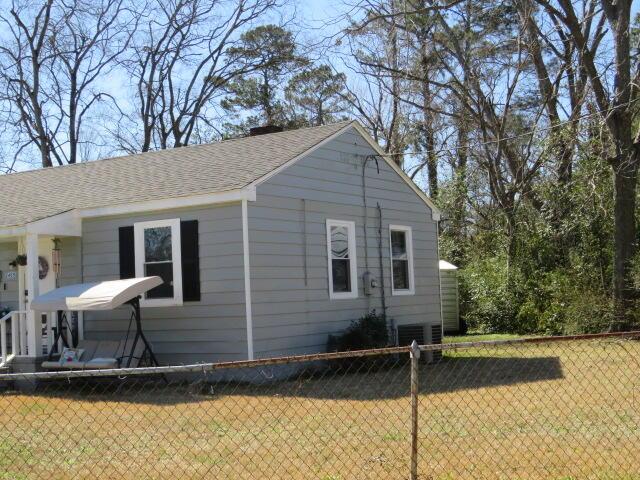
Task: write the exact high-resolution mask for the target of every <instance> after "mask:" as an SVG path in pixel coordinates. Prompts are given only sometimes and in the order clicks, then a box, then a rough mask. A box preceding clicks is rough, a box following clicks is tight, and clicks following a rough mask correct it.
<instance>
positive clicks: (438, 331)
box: [431, 325, 442, 362]
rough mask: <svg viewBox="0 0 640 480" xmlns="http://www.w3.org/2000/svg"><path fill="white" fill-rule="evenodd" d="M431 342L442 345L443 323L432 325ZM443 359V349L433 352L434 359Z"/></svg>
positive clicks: (435, 360) (437, 360)
mask: <svg viewBox="0 0 640 480" xmlns="http://www.w3.org/2000/svg"><path fill="white" fill-rule="evenodd" d="M431 343H432V344H437V345H440V344H441V343H442V325H431ZM440 360H442V350H437V351H434V352H433V361H434V362H439V361H440Z"/></svg>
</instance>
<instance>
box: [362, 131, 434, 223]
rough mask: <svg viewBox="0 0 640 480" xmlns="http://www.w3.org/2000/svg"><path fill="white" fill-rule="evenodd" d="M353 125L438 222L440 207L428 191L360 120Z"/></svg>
mask: <svg viewBox="0 0 640 480" xmlns="http://www.w3.org/2000/svg"><path fill="white" fill-rule="evenodd" d="M351 125H352V126H353V127H354V128H355V129H356V130H357V131H358V133H359V134H360V135H361V136H362V137H363V138H364V139H365V140H366V141H367V142H368V143H369V145H370V146H371V148H373V149H374V150H375V151H376V153H377V154H378V155H379V156H380V157H382V158H383V159H384V161H385V162H386V163H387V165H389V167H391V169H392V170H393V171H395V172H396V173H397V174H398V175H400V178H402V180H404V182H405V183H406V184H407V185H409V186H410V187H411V189H412V190H413V191H414V192H415V193H416V194H417V195H418V196H419V197H420V199H421V200H422V201H423V202H424V203H426V204H427V206H428V207H429V209H430V210H431V218H432V219H433V220H434V221H436V222H437V221H438V220H440V210H439V209H438V207H436V205H435V203H433V200H431V199H430V198H429V196H428V195H427V194H426V193H424V192H423V191H422V190H420V187H418V186H417V185H416V184H415V182H414V181H413V180H411V178H409V176H408V175H407V174H406V173H404V171H403V170H402V169H401V168H400V167H399V166H398V165H397V164H396V162H394V161H393V160H392V159H390V158H389V155H388V154H387V153H385V151H384V150H382V148H380V145H378V142H376V141H375V140H374V139H373V138H371V135H369V133H368V132H367V131H366V130H365V129H364V127H363V126H362V125H360V123H359V122H357V121H354V122H353V123H352V124H351Z"/></svg>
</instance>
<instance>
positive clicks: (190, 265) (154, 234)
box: [119, 219, 200, 306]
mask: <svg viewBox="0 0 640 480" xmlns="http://www.w3.org/2000/svg"><path fill="white" fill-rule="evenodd" d="M119 240H120V278H131V277H145V276H159V277H161V278H162V279H163V280H164V283H163V284H162V285H160V286H158V287H156V288H154V289H152V290H150V291H149V292H147V293H146V294H145V295H144V297H143V298H142V301H141V305H142V306H169V305H182V303H183V302H184V301H199V300H200V267H199V244H198V221H197V220H190V221H184V222H181V221H180V220H179V219H168V220H157V221H150V222H138V223H135V224H134V225H133V226H126V227H121V228H120V231H119Z"/></svg>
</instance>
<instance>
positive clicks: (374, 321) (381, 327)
mask: <svg viewBox="0 0 640 480" xmlns="http://www.w3.org/2000/svg"><path fill="white" fill-rule="evenodd" d="M388 345H389V329H388V327H387V319H386V317H385V316H384V315H379V314H378V313H376V311H375V310H372V311H371V312H370V313H367V314H366V315H364V316H363V317H361V318H360V319H359V320H356V321H353V322H351V325H350V326H349V328H347V329H346V330H345V331H344V333H342V334H341V335H335V336H334V335H329V341H328V343H327V350H328V351H329V352H345V351H350V350H365V349H369V348H382V347H386V346H388Z"/></svg>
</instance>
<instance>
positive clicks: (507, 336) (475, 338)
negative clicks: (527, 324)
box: [442, 333, 525, 343]
mask: <svg viewBox="0 0 640 480" xmlns="http://www.w3.org/2000/svg"><path fill="white" fill-rule="evenodd" d="M518 338H525V335H515V334H513V333H469V334H467V335H445V336H444V337H443V339H442V341H443V342H444V343H459V342H484V341H489V340H515V339H518Z"/></svg>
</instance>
